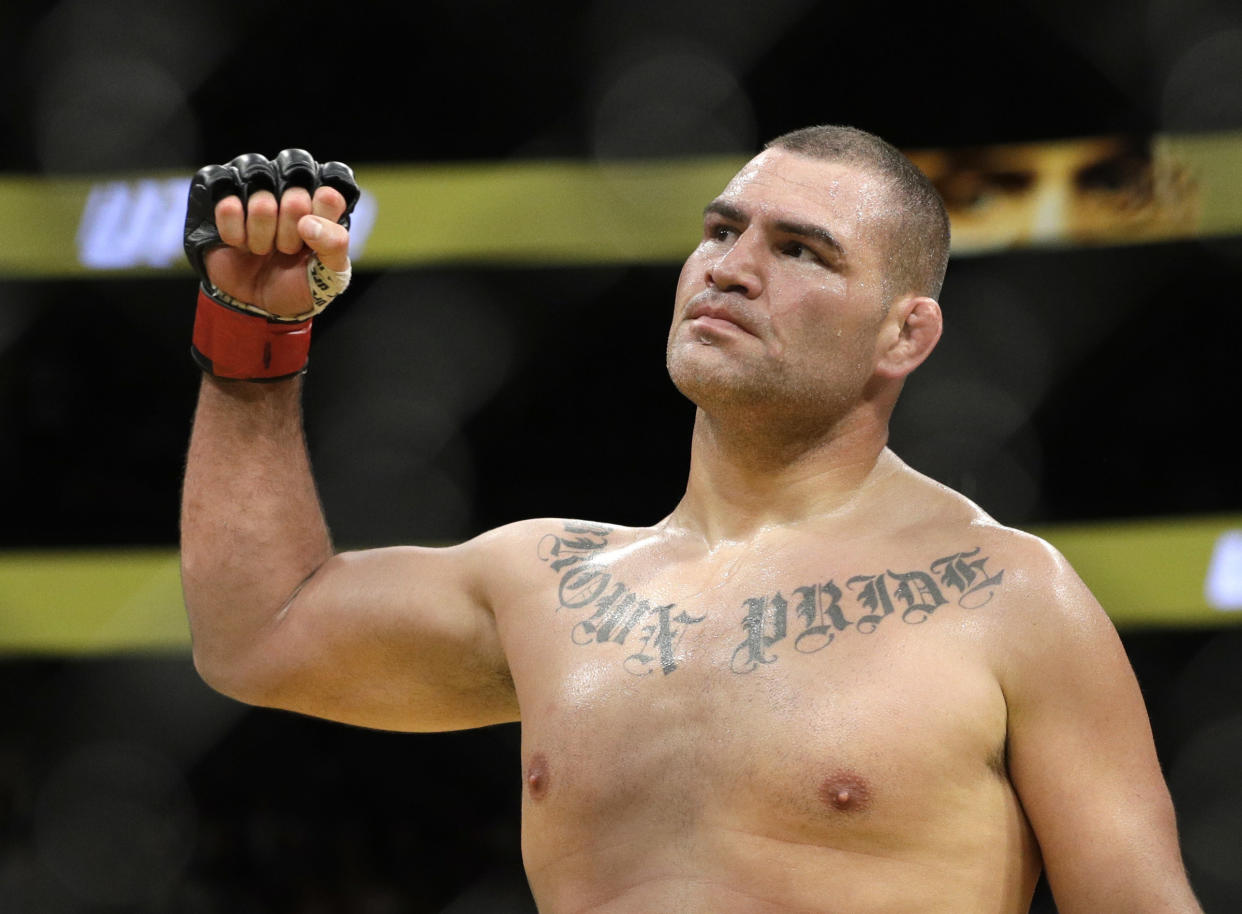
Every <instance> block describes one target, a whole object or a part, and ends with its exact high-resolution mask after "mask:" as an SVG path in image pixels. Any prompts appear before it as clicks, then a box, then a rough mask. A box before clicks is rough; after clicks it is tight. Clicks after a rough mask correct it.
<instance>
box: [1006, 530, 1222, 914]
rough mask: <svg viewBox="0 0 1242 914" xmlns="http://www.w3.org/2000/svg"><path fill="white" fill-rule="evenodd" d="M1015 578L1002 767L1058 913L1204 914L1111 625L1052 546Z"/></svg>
mask: <svg viewBox="0 0 1242 914" xmlns="http://www.w3.org/2000/svg"><path fill="white" fill-rule="evenodd" d="M1041 566H1042V567H1041ZM1015 583H1018V584H1019V587H1018V590H1019V592H1020V593H1021V594H1022V600H1021V606H1020V608H1018V609H1017V611H1016V612H1015V613H1014V615H1013V617H1011V618H1010V620H1009V623H1008V624H1007V625H1006V629H1007V636H1006V638H1005V643H1006V652H1005V657H1004V660H1003V662H1002V664H1001V670H1002V672H1001V682H1002V686H1003V688H1004V690H1005V697H1006V701H1007V703H1008V708H1009V746H1008V756H1009V772H1010V777H1011V778H1012V780H1013V784H1014V787H1015V789H1016V790H1017V792H1018V796H1019V798H1020V799H1021V801H1022V805H1023V808H1024V809H1025V810H1026V814H1027V817H1028V818H1029V820H1030V822H1031V825H1032V827H1033V828H1034V830H1035V836H1036V838H1037V840H1038V841H1039V845H1040V849H1041V851H1042V853H1043V857H1044V867H1045V872H1046V873H1047V876H1048V881H1049V885H1050V886H1051V888H1052V893H1053V897H1054V899H1055V900H1056V903H1057V909H1058V911H1059V912H1060V914H1157V912H1160V914H1202V910H1203V909H1202V908H1201V907H1200V906H1199V903H1198V902H1197V901H1196V900H1195V897H1194V893H1193V891H1192V890H1191V888H1190V884H1189V882H1188V880H1187V877H1186V872H1185V867H1184V865H1183V863H1182V857H1181V852H1180V849H1179V847H1178V837H1177V823H1176V821H1175V818H1174V812H1173V803H1172V800H1171V798H1170V796H1169V791H1168V787H1167V786H1166V784H1165V781H1164V776H1163V774H1162V773H1161V770H1160V763H1159V761H1158V759H1157V757H1156V749H1155V744H1154V742H1153V739H1152V732H1151V725H1150V722H1149V720H1148V716H1147V708H1146V705H1145V703H1144V701H1143V696H1142V693H1141V692H1140V691H1139V686H1138V682H1137V680H1136V678H1135V676H1134V671H1133V669H1132V668H1131V666H1130V662H1129V659H1128V658H1127V657H1126V653H1125V650H1124V648H1123V647H1122V644H1121V639H1120V638H1119V637H1118V635H1117V631H1116V629H1115V628H1114V627H1113V624H1112V622H1111V621H1110V620H1109V619H1108V617H1107V615H1106V614H1105V613H1104V610H1103V609H1102V608H1101V607H1100V605H1099V603H1098V602H1097V601H1096V600H1095V598H1094V597H1093V596H1092V594H1091V593H1090V591H1089V590H1088V589H1087V588H1086V586H1085V585H1084V584H1083V583H1082V581H1081V580H1080V579H1079V578H1078V576H1077V575H1076V574H1075V573H1074V571H1073V570H1072V569H1071V568H1070V567H1069V566H1068V564H1067V563H1066V562H1065V560H1064V559H1063V558H1062V557H1061V556H1060V555H1058V554H1056V553H1055V551H1054V550H1051V549H1047V550H1046V551H1045V552H1043V554H1042V555H1039V556H1038V557H1037V558H1036V560H1035V561H1034V563H1033V566H1032V567H1031V570H1030V571H1029V572H1028V576H1027V580H1026V581H1024V582H1015Z"/></svg>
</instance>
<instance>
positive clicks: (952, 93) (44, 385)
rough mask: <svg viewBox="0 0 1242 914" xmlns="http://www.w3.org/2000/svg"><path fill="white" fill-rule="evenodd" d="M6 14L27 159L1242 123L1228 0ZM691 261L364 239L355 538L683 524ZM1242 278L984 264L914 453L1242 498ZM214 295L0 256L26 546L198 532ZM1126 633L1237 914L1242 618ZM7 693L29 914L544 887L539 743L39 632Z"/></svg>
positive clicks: (966, 139) (1191, 838)
mask: <svg viewBox="0 0 1242 914" xmlns="http://www.w3.org/2000/svg"><path fill="white" fill-rule="evenodd" d="M0 34H3V35H4V36H5V37H6V39H7V45H8V48H9V53H7V54H5V55H0V86H3V90H2V91H0V137H3V140H4V142H3V143H0V171H4V172H9V173H24V174H36V175H66V174H96V173H98V174H110V173H113V172H117V171H122V172H126V173H130V172H134V171H141V170H151V169H165V168H173V169H182V170H184V171H185V173H186V174H187V175H188V174H189V173H190V172H192V171H193V170H194V169H195V168H196V167H197V166H198V165H200V164H202V163H206V162H212V161H226V160H228V159H230V158H232V157H233V156H234V155H236V154H238V153H239V152H242V151H250V150H257V151H263V152H266V153H268V154H269V155H270V154H274V153H275V152H276V151H278V150H280V149H282V148H285V147H288V146H305V147H307V148H310V149H312V150H314V151H315V153H316V155H317V156H319V157H320V158H323V159H327V158H337V159H342V160H345V161H350V162H354V163H378V162H435V161H458V160H479V161H495V160H506V159H530V158H574V159H579V158H593V157H602V158H616V157H626V156H676V155H688V154H699V153H741V154H746V153H749V152H751V151H753V150H754V149H755V148H756V147H757V146H758V144H759V143H761V142H762V141H763V140H764V139H766V138H769V137H771V136H773V135H775V134H777V133H780V132H782V131H784V130H787V129H791V128H794V127H798V126H802V125H804V124H807V123H813V122H837V123H853V124H856V125H857V126H860V127H864V128H866V129H869V130H872V131H875V132H877V133H879V134H881V135H883V136H885V137H886V138H888V139H889V140H891V141H892V142H894V143H896V144H897V145H899V146H903V147H907V148H920V147H935V146H964V145H974V144H979V143H996V142H1028V141H1038V140H1044V139H1063V138H1072V137H1081V136H1095V135H1100V134H1117V133H1120V134H1134V135H1139V136H1143V135H1148V134H1151V133H1153V132H1165V133H1182V132H1196V131H1212V130H1224V129H1237V128H1242V89H1240V87H1242V10H1240V9H1239V6H1238V4H1236V3H1233V4H1231V3H1223V2H1208V0H1201V2H1198V0H1196V2H1185V0H1148V2H1142V0H1137V2H1134V3H1127V4H1117V3H1093V2H1086V3H1081V2H1078V3H1070V2H1052V3H1039V4H1034V3H1009V4H1001V3H981V2H968V3H959V4H955V5H951V6H949V5H930V4H928V5H914V4H902V3H899V4H848V5H847V4H835V3H826V2H813V0H774V2H767V3H757V2H753V0H752V2H742V0H715V2H712V3H708V2H697V0H693V2H692V0H663V2H656V0H634V2H627V3H621V2H610V0H597V2H594V3H592V2H584V3H570V2H568V0H561V2H555V3H539V4H535V3H531V4H513V3H502V2H496V0H457V2H448V0H436V2H424V3H401V4H398V3H375V4H366V3H355V4H350V5H340V4H333V5H329V4H326V3H319V2H315V3H308V4H299V5H296V6H294V5H292V4H277V3H274V2H249V3H241V2H226V3H216V4H192V3H189V2H184V0H177V2H171V3H161V4H156V3H154V2H151V3H146V2H138V0H132V2H121V3H91V2H86V0H78V2H72V0H67V2H61V3H58V4H51V3H33V2H28V0H8V2H6V3H5V4H4V6H3V7H0ZM498 230H503V227H498ZM688 243H691V242H689V241H688ZM677 269H678V265H676V264H668V265H661V266H641V267H639V266H633V267H608V268H576V269H537V268H528V269H513V268H499V267H497V268H486V267H482V268H472V269H470V270H468V271H467V270H462V269H454V268H449V267H443V268H426V269H420V270H391V271H384V272H379V271H368V270H367V269H366V267H365V262H363V263H362V264H361V265H360V269H359V275H358V277H357V279H356V284H355V288H354V289H353V290H352V291H351V293H350V295H349V296H348V297H347V298H346V299H344V300H343V301H341V302H340V303H339V304H337V305H335V306H334V307H333V309H332V310H331V311H329V312H327V314H325V315H324V316H323V317H322V318H321V319H320V320H319V321H318V323H317V326H316V347H315V351H314V355H313V360H312V371H311V373H310V374H309V376H308V379H307V389H306V404H307V415H308V428H309V437H310V442H311V447H312V452H313V455H314V459H315V462H316V467H317V471H318V475H319V478H320V481H321V487H322V494H323V498H324V501H325V504H326V507H327V510H328V514H329V519H330V521H331V523H332V526H333V529H334V533H335V535H336V538H337V540H338V542H339V543H340V544H341V545H344V546H365V545H371V544H381V543H384V544H386V543H392V542H412V541H448V540H454V539H458V538H461V537H464V536H468V535H470V534H471V533H473V532H477V531H479V530H482V529H486V528H488V527H491V526H494V525H496V524H500V523H504V522H507V521H511V520H515V519H519V518H523V517H529V516H537V515H558V516H576V517H588V518H596V519H602V520H609V521H615V522H619V523H649V522H651V521H653V520H656V519H658V518H659V517H661V516H663V515H664V514H665V513H667V511H668V510H669V509H670V508H671V507H672V505H673V504H674V502H675V501H676V499H677V497H678V496H679V494H680V492H681V489H682V486H683V484H684V474H685V471H686V452H687V444H688V441H689V420H690V416H691V411H690V407H689V406H688V404H686V403H685V402H684V401H682V400H681V399H680V398H679V397H678V395H677V394H676V393H675V391H673V389H672V387H671V385H670V384H669V383H668V381H667V379H666V378H665V376H664V374H663V352H662V346H663V338H664V334H665V330H666V326H667V319H668V309H669V305H670V303H671V294H672V289H673V284H674V282H675V278H676V274H677ZM1240 277H1242V239H1236V238H1227V239H1213V240H1208V241H1184V242H1177V243H1167V244H1159V245H1145V246H1133V247H1108V248H1093V249H1082V248H1079V249H1074V250H1068V249H1065V250H1026V251H1015V252H1011V253H1005V254H996V255H990V256H986V257H973V258H961V259H957V260H955V262H954V263H953V264H952V266H951V267H950V272H949V279H948V283H947V285H946V289H945V294H944V297H943V303H944V307H945V310H946V315H947V319H948V327H949V329H948V333H947V336H946V339H945V341H944V343H943V344H942V346H941V348H940V349H939V350H938V351H937V353H936V354H935V356H934V357H933V358H932V360H931V361H930V362H929V363H928V365H927V366H925V368H923V369H921V370H920V374H919V376H917V377H916V379H915V381H913V382H912V384H911V385H910V389H909V390H908V391H907V397H906V399H905V401H904V402H903V405H902V407H901V409H900V412H899V415H898V417H897V421H896V422H895V426H894V435H893V445H894V448H895V449H896V450H897V451H898V453H899V454H901V455H902V456H904V457H905V458H906V459H907V460H908V461H909V462H911V463H912V464H913V465H915V466H916V467H917V468H919V469H922V470H924V471H926V472H929V473H931V474H932V475H934V476H936V477H937V478H939V479H941V480H942V481H944V482H946V483H948V484H950V485H952V486H954V487H956V488H959V489H960V490H962V491H964V492H965V493H966V494H968V495H970V496H971V497H972V498H974V499H976V500H977V501H979V502H980V503H981V504H982V505H983V506H984V507H985V508H986V509H987V510H989V511H991V512H992V513H993V514H994V515H995V516H997V517H998V518H999V519H1000V520H1002V521H1004V522H1007V523H1011V524H1015V525H1019V526H1029V525H1039V524H1047V523H1055V522H1061V521H1080V520H1093V519H1116V518H1135V517H1162V516H1180V515H1187V514H1200V513H1217V512H1233V513H1237V512H1238V511H1239V510H1242V482H1240V481H1239V474H1238V473H1237V465H1238V459H1237V453H1236V447H1235V446H1234V444H1233V441H1234V435H1233V432H1234V430H1235V429H1236V427H1237V425H1238V392H1239V385H1238V379H1237V378H1238V359H1237V355H1236V349H1237V347H1236V346H1235V345H1234V339H1233V337H1234V333H1233V328H1234V326H1235V325H1236V317H1235V315H1236V307H1237V306H1236V294H1237V287H1238V280H1239V278H1240ZM192 296H193V283H192V280H191V279H190V278H189V277H188V274H186V275H183V276H179V277H174V278H149V279H133V278H127V279H122V278H115V279H107V278H105V279H100V280H92V281H56V282H51V281H47V282H43V281H40V282H35V281H15V280H7V281H0V474H2V475H3V478H4V479H6V480H7V482H8V485H6V486H4V487H3V488H2V489H0V518H2V519H3V520H2V522H0V546H3V547H5V548H28V547H47V548H58V549H60V548H66V547H78V546H107V547H117V546H138V545H143V546H146V545H154V546H173V545H174V544H175V542H176V513H177V496H178V486H179V477H180V472H181V466H182V461H183V455H184V447H185V441H186V438H187V435H188V430H189V418H190V414H191V410H192V406H193V398H194V392H195V389H196V383H197V379H196V373H195V370H194V368H193V367H192V365H191V363H190V361H189V359H188V358H187V349H188V339H189V331H190V325H191V321H192V314H191V310H192V305H191V300H192ZM1124 635H1125V640H1126V645H1127V648H1128V649H1129V651H1130V653H1131V657H1132V659H1133V660H1134V663H1135V666H1136V669H1137V671H1138V673H1139V676H1140V681H1141V683H1142V685H1143V687H1144V690H1145V693H1146V695H1147V697H1148V701H1149V706H1150V708H1151V712H1152V719H1153V726H1154V728H1155V730H1156V735H1157V742H1158V746H1159V749H1160V752H1161V758H1162V761H1163V763H1164V765H1165V768H1166V771H1167V772H1168V774H1169V778H1170V783H1171V786H1172V789H1173V791H1174V795H1175V799H1176V801H1177V803H1178V808H1179V813H1180V816H1181V821H1182V829H1183V841H1184V846H1185V850H1186V855H1187V859H1188V865H1189V868H1190V871H1191V875H1192V879H1193V882H1194V885H1195V887H1196V889H1197V890H1198V891H1199V893H1200V895H1201V896H1202V898H1203V901H1204V904H1205V907H1206V908H1207V910H1208V911H1209V912H1210V914H1216V912H1221V914H1224V912H1230V911H1235V910H1238V909H1240V908H1242V851H1240V850H1239V848H1240V847H1242V777H1239V775H1238V773H1237V772H1238V771H1239V770H1242V769H1239V766H1238V764H1237V759H1238V757H1239V753H1240V752H1242V674H1240V673H1239V672H1238V670H1239V669H1242V663H1239V660H1242V641H1240V640H1239V635H1238V634H1237V633H1236V632H1233V631H1230V630H1227V629H1221V630H1219V631H1217V630H1196V631H1173V630H1151V631H1141V632H1140V631H1127V632H1125V633H1124ZM0 689H2V690H3V692H2V693H0V694H3V696H4V704H3V709H4V712H5V713H4V715H3V717H2V718H0V911H5V912H7V911H15V912H31V914H60V912H73V914H78V912H92V914H93V912H104V911H107V912H131V911H132V912H164V911H178V912H189V914H196V912H217V911H220V912H223V911H228V912H240V914H246V912H252V911H253V912H282V914H283V912H298V914H304V912H305V914H317V912H337V911H342V912H343V911H348V912H361V914H389V912H394V914H395V912H403V914H404V912H441V911H443V912H457V914H461V912H471V911H480V912H492V911H497V912H499V911H510V910H512V911H522V910H526V908H524V907H523V906H522V905H523V902H522V901H521V900H520V899H521V892H522V885H523V883H522V877H521V873H520V860H519V858H518V837H517V828H518V826H517V806H518V791H519V771H518V766H517V733H516V730H515V729H514V728H495V729H493V730H489V731H483V732H474V733H458V734H436V735H397V734H381V733H371V732H366V731H360V730H353V729H350V728H346V727H340V726H336V725H331V724H324V723H319V722H314V721H308V720H303V719H301V718H297V717H295V716H292V715H286V714H280V713H275V712H266V711H254V710H247V709H243V708H241V707H239V706H236V705H234V704H232V703H231V702H228V701H226V700H225V699H222V698H220V697H218V696H215V695H214V694H213V693H211V692H209V691H208V690H207V689H206V687H205V686H203V685H201V684H200V683H199V681H198V680H197V678H196V676H195V675H194V673H193V670H192V669H191V667H190V664H189V661H188V659H186V658H183V657H106V658H96V659H80V658H79V659H46V658H44V659H35V658H22V657H13V658H9V659H7V660H6V661H5V662H3V663H0ZM526 903H527V904H528V902H526ZM1037 910H1039V911H1048V910H1051V908H1050V907H1049V903H1048V902H1047V900H1046V899H1045V898H1042V897H1041V900H1040V901H1039V902H1038V904H1037Z"/></svg>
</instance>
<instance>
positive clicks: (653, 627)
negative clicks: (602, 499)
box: [539, 524, 706, 676]
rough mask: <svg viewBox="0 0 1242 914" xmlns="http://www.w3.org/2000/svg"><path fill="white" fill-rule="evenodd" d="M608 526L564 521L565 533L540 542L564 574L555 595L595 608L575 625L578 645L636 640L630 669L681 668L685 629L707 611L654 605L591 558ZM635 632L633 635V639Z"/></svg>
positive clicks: (564, 602)
mask: <svg viewBox="0 0 1242 914" xmlns="http://www.w3.org/2000/svg"><path fill="white" fill-rule="evenodd" d="M611 533H612V530H611V529H609V528H608V527H597V526H590V525H577V524H566V525H565V534H564V535H557V534H553V533H549V534H548V535H547V536H545V537H543V539H541V540H540V541H539V558H540V559H542V560H543V561H545V562H547V563H548V564H549V566H550V567H551V568H552V570H553V571H556V572H559V573H560V574H561V580H560V585H559V587H558V588H557V598H558V600H559V602H560V606H561V608H562V609H577V610H592V611H593V612H592V613H591V615H590V616H588V617H587V618H585V619H583V620H581V621H580V622H578V624H577V625H575V626H574V627H573V631H572V633H571V637H572V638H573V642H574V643H575V644H582V645H585V644H605V643H613V644H621V645H625V644H627V642H629V643H630V644H631V645H633V644H637V647H638V649H637V650H636V651H635V652H634V653H632V654H630V655H629V656H628V657H626V658H625V662H624V666H625V669H626V671H627V672H630V673H633V674H634V675H636V676H646V675H648V674H650V673H652V672H654V670H655V669H656V668H657V667H658V668H659V669H660V672H661V673H663V674H664V675H665V676H667V675H668V674H669V673H671V672H673V671H674V670H675V669H677V660H676V656H677V646H678V644H679V643H680V642H681V639H682V637H683V636H684V635H685V633H686V630H687V628H689V626H691V625H694V624H695V623H696V622H702V621H703V620H704V619H705V618H706V616H697V617H695V616H691V615H689V614H688V613H686V612H685V611H681V612H678V613H676V614H674V612H673V611H674V610H675V609H676V608H677V604H675V603H669V604H668V605H666V606H652V605H651V603H650V602H649V601H647V600H644V599H643V598H642V597H640V596H639V595H638V594H636V593H634V591H632V590H631V589H630V588H629V587H628V586H627V585H626V584H623V583H622V582H621V581H617V580H614V579H613V575H612V573H611V572H610V571H608V570H607V569H606V568H605V567H604V566H602V565H600V564H599V563H597V562H595V561H593V559H595V557H596V556H597V555H598V554H599V553H600V552H601V550H603V549H604V548H606V547H607V545H608V536H609V534H611ZM631 635H633V636H634V637H633V639H632V641H631Z"/></svg>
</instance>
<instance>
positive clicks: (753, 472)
mask: <svg viewBox="0 0 1242 914" xmlns="http://www.w3.org/2000/svg"><path fill="white" fill-rule="evenodd" d="M887 437H888V430H887V425H886V423H876V422H874V421H868V419H866V418H863V419H859V418H858V417H854V418H853V419H852V420H848V421H845V422H842V423H838V424H837V425H836V426H834V428H833V429H832V430H830V431H828V432H826V433H823V434H819V435H806V434H783V435H782V434H780V433H779V432H778V431H774V430H773V429H771V428H765V427H756V426H754V425H747V426H738V425H737V424H732V425H730V424H728V423H722V422H719V421H716V420H713V419H712V418H711V417H710V416H709V415H707V414H706V413H705V412H704V411H703V410H701V409H700V410H699V411H698V413H697V415H696V418H695V425H694V436H693V439H692V443H691V450H690V476H689V481H688V483H687V486H686V494H685V496H684V497H683V498H682V500H681V502H680V503H679V504H678V506H677V508H676V509H675V510H674V512H673V514H672V516H671V517H670V518H669V521H670V523H671V524H672V525H674V526H675V527H678V528H681V529H683V530H687V531H694V532H695V533H697V534H698V535H701V536H702V537H703V539H704V541H705V542H706V543H707V544H708V545H709V546H715V545H718V544H721V543H725V542H743V541H746V540H749V539H751V538H753V537H754V536H756V535H758V534H759V533H760V532H762V531H763V530H765V529H768V528H771V527H776V526H785V525H789V524H793V523H797V522H800V521H804V520H807V519H810V518H814V517H826V516H829V515H832V514H836V513H839V512H842V511H844V510H846V509H847V508H849V507H851V506H853V505H854V504H855V503H856V502H857V500H858V498H860V497H862V496H863V495H864V494H865V493H866V492H867V491H868V490H869V489H870V487H871V485H872V484H873V483H874V482H876V481H877V480H878V479H880V478H882V477H886V476H887V475H889V473H891V472H892V471H894V470H895V469H896V467H897V465H898V464H899V461H898V460H897V459H896V457H895V456H894V455H893V454H892V453H891V452H889V451H888V450H887V448H886V446H885V445H886V442H887Z"/></svg>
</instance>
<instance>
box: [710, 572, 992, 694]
mask: <svg viewBox="0 0 1242 914" xmlns="http://www.w3.org/2000/svg"><path fill="white" fill-rule="evenodd" d="M979 551H980V550H979V549H977V548H976V549H974V550H973V551H971V552H957V553H954V554H952V555H947V556H944V557H943V558H939V559H936V560H935V561H934V562H932V563H931V566H930V568H931V573H930V574H929V573H928V572H925V571H918V570H915V571H906V572H896V571H891V570H889V571H884V572H881V573H878V574H859V575H854V576H853V577H850V578H847V579H846V581H845V590H846V591H848V592H849V593H850V594H851V596H852V597H853V604H854V606H855V607H857V609H858V610H861V613H862V614H861V615H856V616H855V617H854V618H853V619H851V618H849V617H847V615H846V611H845V609H844V608H842V606H841V601H842V599H843V598H844V597H845V591H843V590H842V589H841V588H840V587H838V586H837V585H836V583H835V582H834V581H832V580H829V581H828V582H827V583H824V584H807V585H805V586H802V587H798V588H796V589H794V590H793V591H791V592H792V593H793V595H794V600H793V601H792V602H793V624H800V625H801V627H802V630H801V631H800V632H798V634H797V636H796V637H795V638H794V639H793V647H794V649H795V650H796V651H799V652H800V653H804V654H812V653H815V652H816V651H820V650H823V649H824V648H825V647H827V646H828V645H829V644H831V643H832V642H833V641H834V640H835V639H836V638H837V636H838V635H840V634H841V633H842V632H844V631H846V630H847V629H849V628H851V627H852V628H853V629H854V630H855V631H856V632H858V633H859V634H863V635H869V634H871V633H872V632H874V631H875V630H876V629H877V628H878V627H879V625H880V623H881V622H883V621H884V620H885V619H887V618H888V617H889V616H892V615H896V616H897V617H898V618H900V619H901V620H902V621H903V622H905V623H907V624H909V625H918V624H919V623H921V622H924V621H926V620H927V619H928V618H929V617H930V616H931V615H932V613H934V612H935V611H936V610H937V609H939V608H940V607H941V606H944V605H945V604H946V603H948V602H949V600H950V598H951V597H952V596H954V595H955V602H956V603H957V605H958V606H960V607H962V608H963V609H978V608H979V607H981V606H983V605H984V604H986V603H987V602H988V601H989V600H991V599H992V596H993V594H994V593H995V592H996V588H997V587H999V586H1000V584H1001V579H1002V577H1003V576H1004V573H1005V572H1004V570H1003V569H1002V570H1000V571H998V572H996V573H995V574H989V573H988V572H987V571H986V570H985V569H984V565H985V564H986V563H987V562H988V561H989V559H988V558H987V557H986V556H980V555H979ZM946 592H947V593H949V594H950V596H946V595H945V594H946ZM790 602H791V601H790V600H788V599H786V598H785V596H784V595H783V594H782V593H781V592H780V591H777V592H776V593H775V594H773V595H772V596H766V597H751V598H750V599H748V600H745V601H744V602H743V604H742V607H743V609H745V610H746V615H745V616H744V618H743V619H742V630H743V631H744V632H745V633H746V636H745V637H744V638H743V639H742V642H741V644H739V645H738V646H737V647H736V648H735V649H734V651H733V659H732V669H733V671H734V672H735V673H749V672H752V671H753V670H755V669H757V668H758V667H759V665H760V664H765V663H772V662H773V661H775V660H776V659H777V655H776V653H775V652H774V651H773V648H774V647H775V646H776V645H777V644H778V643H780V642H782V641H784V640H785V639H786V638H787V637H788V635H789V628H790V626H791V619H790V612H789V609H790Z"/></svg>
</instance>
